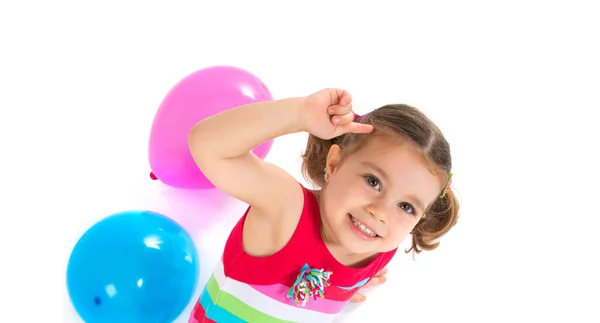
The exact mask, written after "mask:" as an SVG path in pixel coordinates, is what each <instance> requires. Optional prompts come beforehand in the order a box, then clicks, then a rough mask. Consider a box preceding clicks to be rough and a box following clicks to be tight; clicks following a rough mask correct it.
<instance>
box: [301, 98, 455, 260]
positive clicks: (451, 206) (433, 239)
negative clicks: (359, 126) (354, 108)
mask: <svg viewBox="0 0 600 323" xmlns="http://www.w3.org/2000/svg"><path fill="white" fill-rule="evenodd" d="M355 121H356V122H361V123H368V124H372V125H373V126H374V128H375V130H374V131H373V133H371V134H368V135H364V134H354V133H347V134H344V135H342V136H339V137H336V138H333V139H331V140H323V139H320V138H318V137H315V136H313V135H309V138H308V143H307V145H306V149H305V150H304V153H303V154H302V157H303V161H302V173H303V176H304V178H305V179H306V180H307V181H308V182H309V183H311V184H312V185H314V186H318V187H323V186H324V185H325V180H324V176H323V175H324V169H325V166H326V161H327V154H328V153H329V149H330V148H331V146H332V145H334V144H336V145H338V146H340V148H341V149H342V154H343V155H347V154H350V153H352V152H353V151H356V150H358V149H360V147H362V145H364V144H366V143H367V142H368V139H369V138H373V137H374V135H376V134H386V133H393V134H397V135H399V136H400V137H401V138H406V139H408V140H410V141H411V142H412V143H413V144H414V145H415V146H416V147H418V149H419V151H421V153H422V154H423V156H425V158H426V160H428V161H429V162H431V164H432V165H433V166H435V168H437V169H436V170H435V171H436V174H438V175H439V176H442V177H441V179H443V180H447V179H448V176H449V175H450V173H451V170H452V158H451V155H450V145H449V144H448V142H447V141H446V139H445V138H444V135H443V134H442V132H441V131H440V129H439V128H438V127H437V126H436V125H435V124H434V123H433V122H432V121H431V120H430V119H429V118H428V117H427V116H425V114H423V113H422V112H421V111H419V110H418V109H416V108H414V107H412V106H409V105H405V104H390V105H385V106H382V107H380V108H378V109H376V110H374V111H372V112H370V113H368V114H367V115H365V116H363V117H361V116H355ZM390 130H391V131H390ZM342 158H343V156H342ZM440 193H441V192H440ZM458 211H459V202H458V200H457V199H456V196H455V195H454V193H453V192H452V190H449V191H448V192H447V193H446V194H445V195H444V197H443V198H437V199H436V200H435V201H434V203H432V204H431V205H430V206H429V208H428V209H427V210H426V211H425V215H424V216H423V218H422V219H421V220H420V221H419V222H418V223H417V225H416V226H415V228H414V229H413V231H412V232H411V234H412V246H411V247H410V249H408V250H406V251H405V252H406V253H409V252H410V251H411V250H412V251H413V255H414V253H417V254H418V253H421V251H423V250H434V249H436V248H437V247H438V246H439V244H440V242H439V240H440V238H441V237H442V236H443V235H445V234H446V233H447V232H448V231H450V229H451V228H452V227H453V226H454V225H456V222H457V221H458V217H459V212H458Z"/></svg>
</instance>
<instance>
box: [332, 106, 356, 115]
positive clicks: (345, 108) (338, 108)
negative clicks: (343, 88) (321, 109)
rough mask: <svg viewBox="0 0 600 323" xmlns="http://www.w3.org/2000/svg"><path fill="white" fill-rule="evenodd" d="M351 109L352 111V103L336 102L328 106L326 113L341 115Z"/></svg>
mask: <svg viewBox="0 0 600 323" xmlns="http://www.w3.org/2000/svg"><path fill="white" fill-rule="evenodd" d="M351 111H352V104H346V105H340V104H336V105H332V106H330V107H329V108H328V109H327V113H329V114H330V115H332V116H333V115H338V116H343V115H345V114H347V113H349V112H351Z"/></svg>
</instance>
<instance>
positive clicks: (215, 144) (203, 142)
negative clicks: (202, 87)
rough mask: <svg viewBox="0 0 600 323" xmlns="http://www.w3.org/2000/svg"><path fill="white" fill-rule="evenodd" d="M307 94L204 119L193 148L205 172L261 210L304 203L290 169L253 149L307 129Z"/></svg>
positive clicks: (192, 136) (271, 212)
mask: <svg viewBox="0 0 600 323" xmlns="http://www.w3.org/2000/svg"><path fill="white" fill-rule="evenodd" d="M305 102H306V99H305V98H290V99H283V100H276V101H267V102H262V103H254V104H249V105H245V106H241V107H238V108H234V109H230V110H227V111H224V112H222V113H219V114H216V115H214V116H211V117H209V118H206V119H205V120H202V121H200V122H198V123H197V124H196V125H195V126H194V127H193V128H192V130H191V131H190V135H189V145H190V151H191V153H192V156H193V158H194V160H195V161H196V164H197V165H198V167H199V168H200V169H201V170H202V172H203V174H204V175H205V176H206V177H207V178H208V179H209V180H210V181H211V182H212V183H213V184H214V185H215V186H216V187H218V188H219V189H221V190H222V191H224V192H226V193H227V194H229V195H231V196H233V197H235V198H237V199H239V200H241V201H244V202H246V203H248V204H250V205H251V206H252V207H253V208H254V209H258V210H260V213H263V214H268V215H277V214H281V213H283V211H284V210H286V206H289V205H290V204H291V205H302V201H303V197H302V190H301V188H300V186H299V184H298V182H297V181H296V180H295V179H294V178H293V177H292V176H291V175H290V174H288V173H287V172H286V171H284V170H283V169H281V168H279V167H278V166H275V165H273V164H270V163H267V162H265V161H263V160H261V159H260V158H258V157H256V155H254V154H253V153H252V152H251V150H252V149H253V148H254V147H255V146H257V145H259V144H261V143H263V142H265V141H267V140H269V139H272V138H276V137H279V136H282V135H285V134H289V133H295V132H300V131H303V130H305V127H304V124H303V123H304V119H305V118H304V111H303V109H305Z"/></svg>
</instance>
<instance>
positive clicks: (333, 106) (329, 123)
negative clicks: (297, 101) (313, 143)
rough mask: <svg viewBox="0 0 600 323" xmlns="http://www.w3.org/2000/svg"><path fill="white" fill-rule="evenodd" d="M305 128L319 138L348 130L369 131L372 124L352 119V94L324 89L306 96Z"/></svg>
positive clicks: (336, 134) (337, 134) (327, 137)
mask: <svg viewBox="0 0 600 323" xmlns="http://www.w3.org/2000/svg"><path fill="white" fill-rule="evenodd" d="M305 117H306V118H305V122H306V123H305V125H306V128H307V129H306V130H307V131H308V132H309V133H311V134H312V135H314V136H317V137H319V138H321V139H325V140H328V139H331V138H335V137H338V136H341V135H343V134H345V133H348V132H353V133H369V132H371V131H373V126H372V125H368V124H361V123H357V122H353V121H354V113H353V112H352V96H351V95H350V93H348V92H346V91H344V90H341V89H324V90H321V91H319V92H316V93H314V94H311V95H310V96H308V97H307V98H306V111H305Z"/></svg>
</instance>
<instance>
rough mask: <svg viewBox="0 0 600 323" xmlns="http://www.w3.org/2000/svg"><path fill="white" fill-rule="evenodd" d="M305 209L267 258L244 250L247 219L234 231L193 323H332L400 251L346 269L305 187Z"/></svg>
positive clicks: (191, 318)
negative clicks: (325, 236) (326, 239)
mask: <svg viewBox="0 0 600 323" xmlns="http://www.w3.org/2000/svg"><path fill="white" fill-rule="evenodd" d="M302 189H303V191H304V208H303V211H302V215H301V217H300V221H299V222H298V226H297V227H296V230H295V232H294V234H293V235H292V238H291V239H290V241H289V242H288V243H287V245H285V247H283V248H282V249H281V250H279V251H278V252H276V253H275V254H273V255H271V256H267V257H261V258H257V257H253V256H250V255H248V254H246V253H245V252H244V250H243V248H242V229H243V226H244V220H245V219H246V215H247V214H248V210H246V212H245V214H244V215H243V216H242V218H241V219H240V220H239V222H238V223H237V224H236V226H235V227H234V228H233V230H232V232H231V234H230V235H229V238H228V240H227V242H226V244H225V250H224V252H223V256H222V257H221V261H220V262H219V264H218V265H217V268H216V269H215V270H214V272H213V274H212V275H211V277H210V278H209V280H208V282H207V284H206V286H205V287H204V290H203V291H202V294H201V296H200V299H199V300H198V303H197V304H196V305H195V307H194V309H193V310H192V313H191V316H190V319H189V323H213V322H218V323H239V322H251V323H281V322H307V323H326V322H333V321H334V320H335V318H336V316H337V315H338V314H339V313H340V312H341V311H342V310H343V309H344V307H345V306H346V304H348V302H349V301H350V299H351V298H352V296H353V295H354V294H355V293H356V292H357V291H358V289H359V288H360V287H362V286H364V285H365V284H366V283H367V282H368V281H369V279H371V278H373V276H374V275H375V274H376V273H377V272H378V271H380V270H381V269H383V268H384V267H385V266H386V265H387V264H388V263H389V261H390V260H391V259H392V257H393V256H394V254H395V253H396V249H395V250H392V251H390V252H386V253H381V254H379V255H378V256H377V258H375V259H374V260H373V261H372V262H371V263H369V264H368V265H367V266H365V267H362V268H350V267H346V266H344V265H343V264H341V263H340V262H338V261H337V260H336V259H335V258H334V257H333V256H332V255H331V253H330V252H329V249H327V247H326V246H325V244H324V242H323V240H322V239H321V234H320V232H321V219H320V213H319V205H318V203H317V199H316V197H315V196H314V194H313V193H312V192H311V191H309V190H308V189H307V188H305V187H304V186H302Z"/></svg>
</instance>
